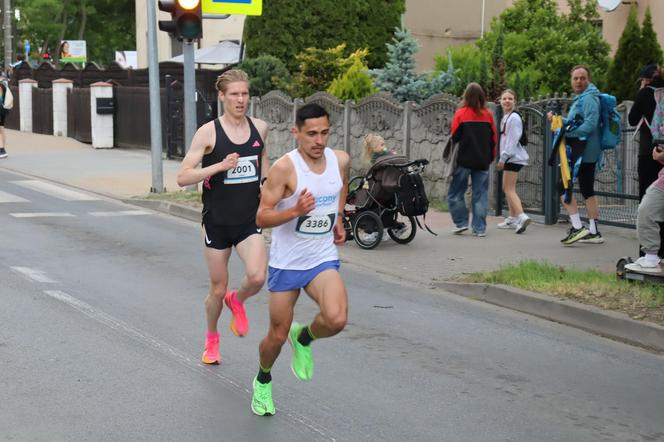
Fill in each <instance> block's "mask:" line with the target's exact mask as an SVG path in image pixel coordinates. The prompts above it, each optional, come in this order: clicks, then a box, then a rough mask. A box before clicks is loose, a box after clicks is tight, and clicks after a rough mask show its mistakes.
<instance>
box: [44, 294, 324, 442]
mask: <svg viewBox="0 0 664 442" xmlns="http://www.w3.org/2000/svg"><path fill="white" fill-rule="evenodd" d="M44 293H45V294H46V295H48V296H50V297H51V298H53V299H55V300H57V301H60V302H62V303H64V304H67V305H68V306H70V307H72V308H73V309H74V310H77V311H79V312H80V313H83V314H84V315H85V316H87V317H88V318H90V319H93V320H95V321H97V322H99V323H100V324H102V325H105V326H106V327H108V328H110V329H112V330H115V331H117V332H120V333H121V334H123V335H125V336H129V337H130V338H132V339H134V340H136V341H138V342H139V343H141V344H143V345H146V346H148V347H151V348H152V349H154V350H156V351H158V352H159V353H162V354H164V355H166V356H168V357H169V358H172V359H174V360H175V361H176V362H178V363H179V364H181V365H183V366H184V367H186V368H188V369H190V370H192V371H194V372H196V373H199V374H202V375H203V376H212V377H216V378H218V379H220V380H222V381H223V382H222V385H224V384H227V385H224V386H225V387H227V388H229V389H230V390H232V391H234V392H235V393H239V394H242V395H243V396H244V398H243V399H247V400H248V398H247V396H251V392H250V391H249V390H248V389H247V388H246V387H244V386H243V385H242V384H246V382H242V383H240V382H238V381H235V380H234V379H232V378H230V377H228V376H226V375H223V374H221V373H220V372H219V371H218V370H211V369H210V368H209V367H207V366H203V365H202V363H201V362H200V360H199V359H198V357H195V358H194V357H191V356H190V355H188V354H186V353H184V352H182V351H180V350H178V349H177V348H175V347H173V346H171V345H169V344H167V343H165V342H163V341H160V340H159V339H157V338H155V337H153V336H150V335H149V334H148V333H145V332H144V331H142V330H140V329H137V328H135V327H132V326H131V325H129V324H127V323H125V322H123V321H121V320H119V319H116V318H114V317H113V316H111V315H108V314H106V313H104V312H103V311H101V310H98V309H96V308H94V307H93V306H91V305H90V304H87V303H85V302H84V301H81V300H80V299H77V298H75V297H73V296H71V295H70V294H68V293H66V292H63V291H62V290H44ZM229 386H230V387H232V388H230V387H229ZM279 413H280V414H279V415H280V416H283V417H285V418H286V419H288V420H290V421H295V422H297V423H298V424H299V425H302V426H304V427H306V428H307V430H309V431H311V432H313V433H316V435H317V436H316V440H329V441H334V440H335V439H334V437H333V436H331V435H329V434H327V433H328V432H329V430H327V429H325V428H323V427H321V426H319V425H318V424H314V423H311V421H310V420H309V419H308V418H307V417H305V416H302V415H300V414H297V413H295V412H293V411H291V410H288V409H286V408H283V407H279Z"/></svg>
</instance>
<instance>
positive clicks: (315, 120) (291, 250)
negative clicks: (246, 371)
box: [251, 104, 350, 416]
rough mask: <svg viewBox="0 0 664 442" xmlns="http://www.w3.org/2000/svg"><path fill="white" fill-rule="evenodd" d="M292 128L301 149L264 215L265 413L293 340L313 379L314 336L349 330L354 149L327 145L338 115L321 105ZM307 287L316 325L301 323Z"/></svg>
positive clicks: (261, 381) (257, 398)
mask: <svg viewBox="0 0 664 442" xmlns="http://www.w3.org/2000/svg"><path fill="white" fill-rule="evenodd" d="M292 132H293V135H294V136H295V139H296V141H297V149H295V150H293V151H291V152H289V153H287V154H286V155H284V156H282V157H281V158H279V160H277V161H276V162H275V163H274V165H273V166H272V167H271V168H270V171H269V173H268V178H267V181H266V183H265V185H264V186H263V190H262V193H261V202H260V205H259V208H258V213H257V214H256V224H257V225H258V226H260V227H263V228H265V227H273V229H272V244H271V247H270V262H269V267H268V288H269V290H270V299H269V304H270V326H269V329H268V332H267V336H265V338H263V340H262V341H261V343H260V347H259V354H260V366H259V370H258V375H257V376H256V378H255V379H254V382H253V390H254V394H253V397H252V400H251V409H252V411H253V412H254V413H255V414H257V415H260V416H264V415H273V414H274V412H275V408H274V403H273V401H272V375H271V373H270V370H271V369H272V365H273V364H274V361H275V360H276V359H277V357H278V356H279V353H280V352H281V347H282V346H283V345H284V343H285V342H286V340H288V342H289V343H290V345H291V347H292V351H293V355H292V360H291V369H292V370H293V374H295V376H296V377H297V378H299V379H301V380H309V379H311V377H312V375H313V371H314V362H313V358H312V355H311V348H310V344H311V342H312V341H313V340H314V339H319V338H327V337H330V336H334V335H336V334H337V333H339V332H340V331H341V330H343V328H344V327H345V325H346V317H347V314H348V299H347V295H346V287H345V286H344V283H343V281H342V279H341V276H340V275H339V255H338V253H337V247H336V245H337V244H343V242H344V241H345V239H346V233H345V230H344V226H343V215H342V212H343V208H344V205H345V201H346V194H347V192H348V166H349V163H350V158H349V156H348V154H347V153H346V152H343V151H340V150H332V149H330V148H329V147H326V146H327V140H328V138H329V135H330V118H329V115H328V114H327V112H326V111H325V109H323V108H322V107H320V106H319V105H317V104H307V105H304V106H302V107H301V108H300V109H298V111H297V113H296V116H295V127H294V128H293V130H292ZM302 288H304V291H305V292H306V293H307V294H308V295H309V296H310V297H311V299H313V300H314V301H315V302H316V303H317V304H318V306H319V307H320V312H319V313H318V314H317V315H316V317H315V318H314V320H313V321H312V322H311V323H310V324H309V325H300V324H298V323H296V322H293V311H294V308H295V303H296V302H297V298H298V296H299V294H300V289H302Z"/></svg>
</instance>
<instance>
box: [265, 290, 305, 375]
mask: <svg viewBox="0 0 664 442" xmlns="http://www.w3.org/2000/svg"><path fill="white" fill-rule="evenodd" d="M269 296H270V299H269V309H270V325H269V328H268V330H267V335H266V336H265V337H264V338H263V340H262V341H261V343H260V345H259V347H258V352H259V358H260V359H259V361H260V364H261V367H262V368H264V369H270V368H272V365H273V364H274V361H276V360H277V357H279V353H280V352H281V347H282V346H283V345H284V343H285V342H286V340H287V339H288V331H289V330H290V325H291V322H293V311H294V308H295V302H296V301H297V298H298V296H299V290H291V291H288V292H270V295H269Z"/></svg>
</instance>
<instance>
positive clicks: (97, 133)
mask: <svg viewBox="0 0 664 442" xmlns="http://www.w3.org/2000/svg"><path fill="white" fill-rule="evenodd" d="M97 98H113V85H112V84H110V83H106V82H103V81H100V82H97V83H92V84H91V85H90V118H91V121H90V125H91V127H92V147H94V148H96V149H107V148H111V147H113V113H110V114H99V113H98V107H97Z"/></svg>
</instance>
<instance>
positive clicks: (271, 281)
mask: <svg viewBox="0 0 664 442" xmlns="http://www.w3.org/2000/svg"><path fill="white" fill-rule="evenodd" d="M340 266H341V263H340V262H339V260H338V259H335V260H334V261H326V262H324V263H322V264H318V265H317V266H316V267H314V268H312V269H308V270H284V269H275V268H274V267H268V268H267V288H268V290H270V291H271V292H288V291H291V290H298V289H301V288H304V287H306V286H307V284H309V283H310V282H311V281H313V280H314V278H315V277H316V276H318V274H319V273H322V272H323V271H325V270H328V269H335V270H339V267H340Z"/></svg>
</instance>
